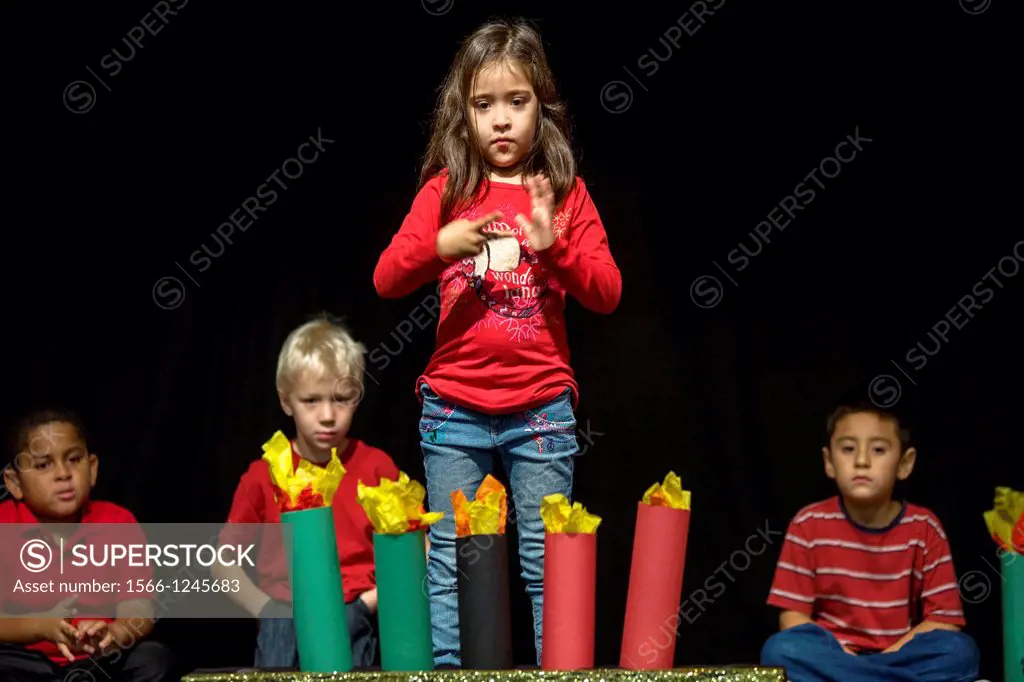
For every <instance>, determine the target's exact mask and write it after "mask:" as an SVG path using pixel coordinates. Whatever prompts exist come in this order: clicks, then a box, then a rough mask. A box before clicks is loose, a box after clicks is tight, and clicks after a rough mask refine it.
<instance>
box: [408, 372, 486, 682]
mask: <svg viewBox="0 0 1024 682" xmlns="http://www.w3.org/2000/svg"><path fill="white" fill-rule="evenodd" d="M421 392H422V394H423V415H422V417H421V418H420V447H421V449H422V450H423V467H424V471H425V474H426V488H427V500H426V502H427V505H426V506H427V509H428V510H429V511H440V512H444V516H443V517H442V518H441V520H440V521H438V522H436V523H433V524H431V526H430V531H429V537H430V551H429V554H428V556H427V589H428V591H429V596H430V621H431V634H432V637H433V645H434V665H436V666H442V665H445V666H459V665H461V664H462V649H461V646H460V642H459V602H458V579H457V574H456V564H455V518H454V512H453V510H452V499H451V494H452V493H453V492H454V491H456V490H459V489H461V490H462V492H463V493H464V494H465V495H466V497H468V498H469V499H473V496H474V495H476V489H477V488H479V487H480V484H481V483H482V482H483V480H484V478H485V477H486V476H487V474H489V473H491V472H492V470H493V466H494V454H493V447H494V443H493V439H492V438H491V435H490V426H489V421H488V417H487V415H483V414H480V413H478V412H475V411H473V410H468V409H466V408H463V407H457V406H455V405H453V404H451V403H449V402H448V401H445V400H443V399H441V398H439V397H438V396H437V395H436V394H435V393H434V392H433V391H431V390H430V389H429V388H427V387H426V386H423V387H421Z"/></svg>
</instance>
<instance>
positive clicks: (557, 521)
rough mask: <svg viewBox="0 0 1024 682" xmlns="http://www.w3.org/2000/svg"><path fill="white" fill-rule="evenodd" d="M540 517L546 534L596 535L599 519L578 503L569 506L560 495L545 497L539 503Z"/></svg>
mask: <svg viewBox="0 0 1024 682" xmlns="http://www.w3.org/2000/svg"><path fill="white" fill-rule="evenodd" d="M540 517H541V519H543V520H544V530H546V531H547V532H548V533H587V534H594V533H597V527H598V526H600V525H601V517H600V516H597V515H595V514H591V513H590V512H588V511H587V510H586V508H585V507H584V506H583V505H582V504H580V503H579V502H574V503H573V504H572V505H571V506H570V504H569V500H568V499H567V498H566V497H565V495H562V494H561V493H558V494H555V495H547V496H545V497H544V499H542V500H541V503H540Z"/></svg>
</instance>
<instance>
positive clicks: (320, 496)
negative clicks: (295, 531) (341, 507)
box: [263, 431, 345, 511]
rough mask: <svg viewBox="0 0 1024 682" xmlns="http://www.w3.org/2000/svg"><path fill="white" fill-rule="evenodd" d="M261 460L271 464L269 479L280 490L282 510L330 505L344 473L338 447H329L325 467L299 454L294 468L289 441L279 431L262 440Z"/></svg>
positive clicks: (279, 503)
mask: <svg viewBox="0 0 1024 682" xmlns="http://www.w3.org/2000/svg"><path fill="white" fill-rule="evenodd" d="M263 461H265V462H266V463H267V466H268V467H269V468H270V480H271V481H272V482H273V484H274V485H275V486H276V487H277V488H278V489H279V491H280V493H281V496H280V497H279V499H278V505H279V506H280V508H281V511H297V510H299V509H310V508H316V507H319V506H324V507H329V506H331V503H332V502H333V500H334V493H335V492H337V490H338V486H339V485H340V484H341V479H342V478H344V476H345V467H344V466H342V464H341V460H340V459H338V452H337V448H331V460H330V462H328V464H327V466H325V467H320V466H317V465H315V464H312V463H310V462H307V461H306V460H305V459H301V458H300V459H299V466H298V468H295V467H294V466H293V457H292V444H291V441H289V440H288V438H287V436H285V435H284V434H283V433H281V432H280V431H278V432H277V433H275V434H274V435H273V436H272V437H271V439H270V440H268V441H267V442H266V443H264V444H263ZM281 497H283V499H281Z"/></svg>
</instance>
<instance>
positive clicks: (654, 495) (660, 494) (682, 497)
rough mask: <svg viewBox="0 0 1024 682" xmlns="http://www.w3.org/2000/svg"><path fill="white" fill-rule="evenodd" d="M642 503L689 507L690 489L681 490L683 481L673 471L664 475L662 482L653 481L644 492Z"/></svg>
mask: <svg viewBox="0 0 1024 682" xmlns="http://www.w3.org/2000/svg"><path fill="white" fill-rule="evenodd" d="M643 503H644V504H649V505H651V506H652V507H669V508H670V509H689V508H690V491H689V490H683V482H682V480H681V479H680V478H679V477H678V476H677V475H676V473H675V472H674V471H670V472H668V474H666V475H665V480H664V481H663V482H662V483H655V484H654V485H652V486H651V487H650V488H648V489H647V491H646V492H645V493H644V497H643Z"/></svg>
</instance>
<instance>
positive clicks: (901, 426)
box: [825, 400, 913, 453]
mask: <svg viewBox="0 0 1024 682" xmlns="http://www.w3.org/2000/svg"><path fill="white" fill-rule="evenodd" d="M863 413H868V414H874V415H877V416H878V417H879V418H881V419H888V420H890V421H891V422H892V423H893V424H894V425H895V427H896V436H897V437H898V438H899V439H900V453H904V452H906V451H907V450H908V449H909V448H910V447H911V446H912V445H913V442H912V440H911V433H910V427H909V426H908V424H907V420H906V417H905V416H904V415H902V414H901V413H900V412H899V411H898V410H896V409H893V408H887V407H880V406H879V405H877V404H876V403H873V402H871V401H870V400H847V401H843V402H841V403H840V404H839V405H838V406H837V407H836V408H835V409H834V410H833V411H832V414H830V415H829V416H828V419H827V420H826V421H825V444H826V445H828V446H831V444H832V436H833V435H835V432H836V424H838V423H839V420H841V419H842V418H843V417H846V416H848V415H851V414H863Z"/></svg>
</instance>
